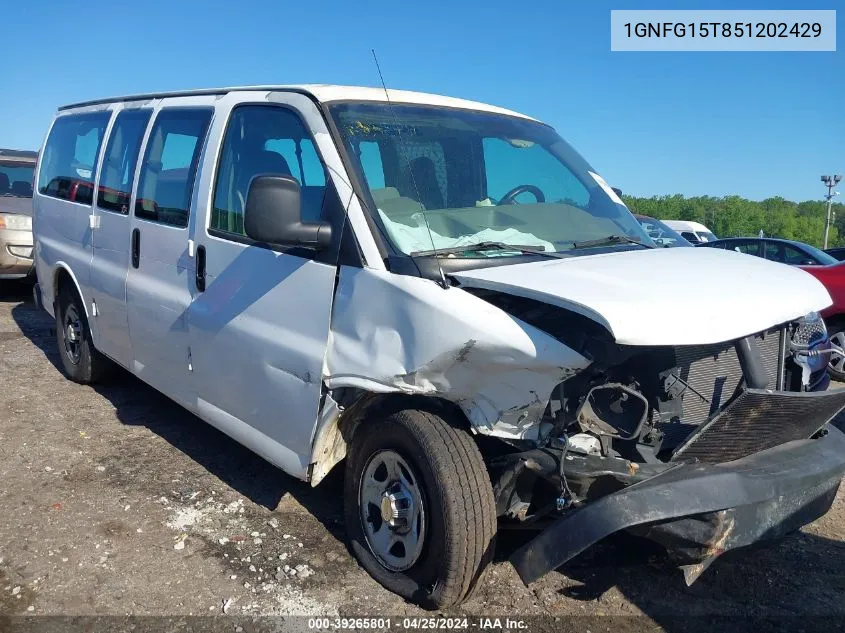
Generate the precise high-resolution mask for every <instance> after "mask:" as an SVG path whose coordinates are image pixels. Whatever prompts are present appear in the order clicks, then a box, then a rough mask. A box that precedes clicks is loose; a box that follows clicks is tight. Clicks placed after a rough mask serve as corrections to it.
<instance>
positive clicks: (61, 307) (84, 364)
mask: <svg viewBox="0 0 845 633" xmlns="http://www.w3.org/2000/svg"><path fill="white" fill-rule="evenodd" d="M69 321H71V322H76V323H77V324H78V326H77V327H75V328H74V330H75V332H76V334H75V337H76V341H70V340H69V330H68V325H69ZM56 342H57V343H58V347H59V356H61V358H62V367H64V370H65V373H66V374H67V376H68V378H70V379H71V380H73V381H74V382H78V383H81V384H83V385H89V384H94V383H97V382H99V381H101V380H102V379H103V378H104V377H105V375H106V374H107V373H108V370H109V368H110V364H111V363H110V361H109V359H107V358H106V357H105V356H103V355H102V354H100V352H98V351H97V350H96V349H95V348H94V344H93V343H92V342H91V330H90V328H89V327H88V319H87V317H86V316H85V308H84V307H83V305H82V300H81V299H80V298H79V295H78V294H77V293H76V290H75V289H71V288H67V287H64V288H62V289H61V290H60V291H59V297H58V300H57V302H56ZM72 349H73V350H75V353H74V352H72V351H71V350H72Z"/></svg>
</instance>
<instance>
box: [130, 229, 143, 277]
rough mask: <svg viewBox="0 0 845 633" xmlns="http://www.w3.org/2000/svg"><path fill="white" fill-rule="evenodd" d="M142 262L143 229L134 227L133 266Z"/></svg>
mask: <svg viewBox="0 0 845 633" xmlns="http://www.w3.org/2000/svg"><path fill="white" fill-rule="evenodd" d="M140 264H141V231H139V230H138V229H132V268H138V266H139V265H140Z"/></svg>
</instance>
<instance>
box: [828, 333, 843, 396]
mask: <svg viewBox="0 0 845 633" xmlns="http://www.w3.org/2000/svg"><path fill="white" fill-rule="evenodd" d="M827 335H828V338H830V339H831V341H832V342H834V343H836V344H837V345H839V346H840V347H842V345H843V344H845V323H840V322H836V323H834V324H832V325H831V326H830V327H829V329H828V331H827ZM834 339H836V340H834ZM827 373H828V374H830V377H831V378H832V379H833V380H836V381H838V382H845V359H842V358H840V357H839V356H831V360H830V364H829V365H828V366H827Z"/></svg>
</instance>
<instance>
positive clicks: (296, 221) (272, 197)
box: [244, 175, 332, 250]
mask: <svg viewBox="0 0 845 633" xmlns="http://www.w3.org/2000/svg"><path fill="white" fill-rule="evenodd" d="M244 228H245V229H246V234H247V236H248V237H249V238H250V239H252V240H255V241H256V242H264V243H267V244H279V245H282V246H304V247H307V248H313V249H316V250H322V249H325V248H328V246H329V244H330V243H331V240H332V227H331V225H330V224H329V223H328V222H303V221H302V209H301V200H300V189H299V183H298V182H297V181H296V179H295V178H293V177H292V176H283V175H263V176H256V177H255V178H253V179H252V182H251V183H250V185H249V191H248V192H247V197H246V210H245V212H244Z"/></svg>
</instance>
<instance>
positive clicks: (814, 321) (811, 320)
mask: <svg viewBox="0 0 845 633" xmlns="http://www.w3.org/2000/svg"><path fill="white" fill-rule="evenodd" d="M826 338H827V327H826V326H825V324H824V320H823V319H822V317H821V315H819V313H818V312H810V313H809V314H808V315H807V316H805V317H804V318H802V319H800V320H799V321H798V327H796V328H795V332H794V333H793V334H792V344H793V346H795V347H798V348H807V347H811V346H812V345H815V344H816V343H818V342H819V341H824V340H825V339H826Z"/></svg>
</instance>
